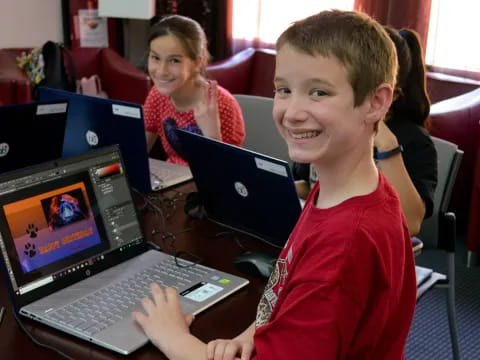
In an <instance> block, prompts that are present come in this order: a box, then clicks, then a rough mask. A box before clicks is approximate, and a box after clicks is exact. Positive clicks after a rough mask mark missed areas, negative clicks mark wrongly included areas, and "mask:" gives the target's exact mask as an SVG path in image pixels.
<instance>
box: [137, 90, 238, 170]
mask: <svg viewBox="0 0 480 360" xmlns="http://www.w3.org/2000/svg"><path fill="white" fill-rule="evenodd" d="M217 87H218V95H217V96H218V100H217V102H218V112H219V115H220V126H221V133H222V141H224V142H226V143H228V144H233V145H238V146H240V145H242V143H243V140H244V139H245V124H244V122H243V117H242V111H241V109H240V106H239V105H238V103H237V101H236V100H235V99H234V98H233V96H232V95H231V94H230V93H229V92H228V91H227V90H225V89H224V88H222V87H221V86H218V85H217ZM143 109H144V116H145V130H146V131H150V132H153V133H156V134H158V136H159V137H160V140H161V142H162V145H163V149H164V150H165V153H166V154H167V160H168V161H169V162H173V163H176V164H182V165H187V162H186V161H185V160H184V158H183V157H182V154H181V152H182V151H181V147H180V143H179V141H178V138H177V136H176V133H175V129H177V128H180V129H184V130H187V131H191V132H194V133H198V134H201V133H202V132H201V130H200V128H199V127H198V125H197V124H196V122H195V119H194V116H193V111H192V110H190V111H177V110H176V109H175V107H174V106H173V104H172V101H171V100H170V97H168V96H165V95H162V94H160V92H159V91H158V90H157V89H156V88H155V87H152V89H151V90H150V93H149V94H148V97H147V99H146V101H145V104H144V108H143Z"/></svg>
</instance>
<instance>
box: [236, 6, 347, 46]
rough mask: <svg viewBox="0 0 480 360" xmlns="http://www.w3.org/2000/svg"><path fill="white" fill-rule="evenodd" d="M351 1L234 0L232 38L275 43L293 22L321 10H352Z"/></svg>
mask: <svg viewBox="0 0 480 360" xmlns="http://www.w3.org/2000/svg"><path fill="white" fill-rule="evenodd" d="M353 3H354V0H322V1H321V2H319V1H312V0H295V1H279V0H233V24H232V27H233V38H234V39H241V40H247V41H253V40H258V41H259V43H260V44H274V43H275V41H276V40H277V38H278V36H280V34H281V33H282V32H283V30H285V29H286V28H287V26H288V25H289V24H290V23H292V22H293V21H295V20H299V19H302V18H305V17H307V16H309V15H312V14H315V13H317V12H319V11H321V10H324V9H331V8H335V9H343V10H352V9H353Z"/></svg>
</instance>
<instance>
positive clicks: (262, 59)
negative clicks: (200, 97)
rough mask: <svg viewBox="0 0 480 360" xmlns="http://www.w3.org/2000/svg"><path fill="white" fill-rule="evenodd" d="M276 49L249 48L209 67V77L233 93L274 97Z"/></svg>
mask: <svg viewBox="0 0 480 360" xmlns="http://www.w3.org/2000/svg"><path fill="white" fill-rule="evenodd" d="M275 54H276V52H275V50H271V49H253V48H247V49H245V50H242V51H240V52H239V53H237V54H235V55H233V56H232V57H230V58H228V59H225V60H221V61H218V62H215V63H212V64H211V65H209V66H208V67H207V77H208V78H210V79H214V80H217V81H218V84H219V85H221V86H222V87H224V88H225V89H227V90H228V91H230V92H231V93H232V94H246V95H257V96H266V97H273V94H274V92H273V91H274V86H273V77H274V73H275Z"/></svg>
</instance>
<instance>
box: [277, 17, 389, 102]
mask: <svg viewBox="0 0 480 360" xmlns="http://www.w3.org/2000/svg"><path fill="white" fill-rule="evenodd" d="M285 44H289V45H291V46H293V47H294V48H296V49H297V50H299V51H301V52H304V53H306V54H309V55H312V56H315V55H321V56H324V57H332V56H333V57H335V58H337V59H338V60H339V61H340V63H342V64H343V65H344V66H345V68H346V69H347V73H348V80H349V82H350V84H351V86H352V88H353V91H354V94H355V104H354V105H355V106H358V105H360V104H362V103H363V101H364V100H365V99H366V97H367V96H368V95H369V94H371V93H372V92H373V91H374V90H375V89H376V88H377V87H378V86H379V85H381V84H385V83H386V84H389V85H391V86H392V88H395V79H396V76H397V68H398V63H397V55H396V50H395V45H394V44H393V42H392V40H391V39H390V37H389V36H388V34H387V32H386V31H385V29H384V28H383V27H382V25H380V24H379V23H378V22H377V21H375V20H373V19H372V18H371V17H369V16H368V15H365V14H362V13H358V12H353V11H340V10H327V11H322V12H320V13H318V14H316V15H312V16H309V17H307V18H305V19H303V20H299V21H296V22H294V23H293V24H291V25H290V26H289V27H288V28H287V29H286V30H285V31H284V32H283V33H282V34H281V35H280V37H279V38H278V40H277V43H276V48H277V51H278V50H280V49H281V47H282V46H283V45H285Z"/></svg>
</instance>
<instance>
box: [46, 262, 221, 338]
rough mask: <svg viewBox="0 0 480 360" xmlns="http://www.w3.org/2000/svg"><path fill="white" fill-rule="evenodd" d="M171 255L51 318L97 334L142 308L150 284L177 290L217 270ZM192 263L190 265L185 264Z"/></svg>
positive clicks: (147, 295)
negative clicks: (194, 264)
mask: <svg viewBox="0 0 480 360" xmlns="http://www.w3.org/2000/svg"><path fill="white" fill-rule="evenodd" d="M176 261H177V263H178V264H180V266H177V265H176V263H175V260H174V258H173V257H172V258H167V259H165V260H163V261H162V262H160V263H157V264H156V265H154V266H152V267H151V268H148V269H145V270H143V271H141V272H139V273H137V274H136V275H135V276H133V277H131V278H128V279H126V280H123V281H121V282H118V283H115V284H112V285H110V286H108V287H105V288H103V289H100V290H98V291H96V292H94V293H92V294H90V295H87V296H85V297H83V298H81V299H79V300H77V301H75V302H73V303H71V304H69V305H66V306H64V307H63V308H60V309H58V310H56V311H54V312H52V313H51V314H49V315H48V318H50V319H52V320H54V321H57V322H59V323H61V324H62V325H64V326H67V327H69V328H72V329H75V330H79V331H83V332H84V333H85V334H87V335H89V336H91V335H94V334H96V333H98V332H100V331H102V330H104V329H106V328H108V327H109V326H112V325H113V324H115V323H116V322H118V321H120V320H123V319H124V318H126V317H129V316H130V314H131V312H132V311H134V310H136V309H140V308H141V304H140V301H141V300H142V299H143V298H146V297H149V295H150V284H151V283H152V282H156V283H157V284H159V285H160V286H161V287H163V288H165V287H173V288H175V289H177V290H179V289H180V288H183V287H185V286H187V285H189V284H191V285H194V284H196V283H197V282H199V281H200V280H202V279H205V276H208V275H209V274H210V273H212V272H213V271H214V270H212V269H207V268H203V267H200V266H188V265H190V264H191V263H190V262H187V261H185V260H182V259H179V258H177V260H176ZM182 266H188V267H182Z"/></svg>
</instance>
